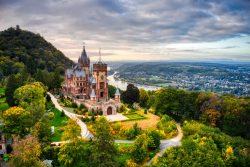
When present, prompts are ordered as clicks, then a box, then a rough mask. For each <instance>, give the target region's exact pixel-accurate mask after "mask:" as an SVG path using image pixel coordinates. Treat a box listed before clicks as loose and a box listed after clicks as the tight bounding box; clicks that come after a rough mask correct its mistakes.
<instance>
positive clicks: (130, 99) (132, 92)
mask: <svg viewBox="0 0 250 167" xmlns="http://www.w3.org/2000/svg"><path fill="white" fill-rule="evenodd" d="M139 97H140V92H139V89H138V88H137V87H136V86H134V85H133V84H129V85H128V86H127V90H126V91H124V92H123V93H122V95H121V99H122V100H123V102H124V103H127V104H130V105H132V104H133V103H134V102H136V103H139Z"/></svg>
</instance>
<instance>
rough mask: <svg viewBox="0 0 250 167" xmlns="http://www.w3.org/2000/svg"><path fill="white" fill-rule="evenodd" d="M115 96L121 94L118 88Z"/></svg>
mask: <svg viewBox="0 0 250 167" xmlns="http://www.w3.org/2000/svg"><path fill="white" fill-rule="evenodd" d="M115 95H120V92H119V89H118V87H117V88H116V92H115Z"/></svg>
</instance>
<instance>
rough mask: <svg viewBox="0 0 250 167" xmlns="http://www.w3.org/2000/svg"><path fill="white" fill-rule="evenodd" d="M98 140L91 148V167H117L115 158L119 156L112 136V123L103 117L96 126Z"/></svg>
mask: <svg viewBox="0 0 250 167" xmlns="http://www.w3.org/2000/svg"><path fill="white" fill-rule="evenodd" d="M95 132H96V140H94V141H93V142H94V144H93V146H92V148H91V151H92V153H91V155H90V157H89V161H90V165H91V166H98V167H106V166H109V167H112V166H114V167H115V166H117V163H116V161H115V157H116V156H117V153H118V152H117V148H116V147H115V145H114V138H113V136H112V134H111V130H110V123H109V122H108V121H107V119H106V117H104V116H101V117H100V118H99V119H97V121H96V125H95Z"/></svg>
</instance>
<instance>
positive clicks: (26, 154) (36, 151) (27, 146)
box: [10, 135, 43, 167]
mask: <svg viewBox="0 0 250 167" xmlns="http://www.w3.org/2000/svg"><path fill="white" fill-rule="evenodd" d="M12 147H13V151H12V153H11V155H10V157H11V158H10V162H11V163H12V164H13V165H14V166H16V167H23V166H34V167H40V166H43V165H42V162H41V161H40V160H39V156H40V154H41V145H40V144H39V142H38V139H37V138H36V137H34V136H32V135H28V136H26V137H25V138H24V139H22V140H21V139H20V137H17V136H15V137H14V138H13V145H12Z"/></svg>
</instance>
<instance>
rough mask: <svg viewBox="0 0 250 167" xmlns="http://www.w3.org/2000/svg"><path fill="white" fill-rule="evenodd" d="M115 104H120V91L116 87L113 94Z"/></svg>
mask: <svg viewBox="0 0 250 167" xmlns="http://www.w3.org/2000/svg"><path fill="white" fill-rule="evenodd" d="M115 102H117V103H120V91H119V89H118V87H117V88H116V92H115Z"/></svg>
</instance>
